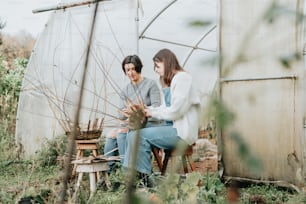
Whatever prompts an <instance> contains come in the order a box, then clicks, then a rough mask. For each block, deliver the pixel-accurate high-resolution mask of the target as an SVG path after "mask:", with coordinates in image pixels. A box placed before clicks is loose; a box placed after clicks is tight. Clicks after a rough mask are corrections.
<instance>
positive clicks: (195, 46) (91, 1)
mask: <svg viewBox="0 0 306 204" xmlns="http://www.w3.org/2000/svg"><path fill="white" fill-rule="evenodd" d="M108 1H109V0H89V1H81V2H76V3H66V4H59V5H57V6H50V7H45V8H40V9H34V10H33V13H40V12H46V11H54V10H64V11H65V10H66V9H69V8H73V7H78V6H84V5H91V4H98V3H99V2H108ZM140 2H141V0H136V3H137V5H136V8H137V9H135V10H136V18H135V21H136V22H137V23H136V31H137V33H138V36H135V37H136V39H137V40H136V42H137V46H136V50H137V53H139V41H140V40H141V39H148V40H152V41H157V42H163V43H168V44H172V45H177V46H181V47H187V48H190V51H189V52H188V54H187V56H186V57H185V59H184V60H182V61H183V63H182V65H183V66H184V65H186V63H187V62H188V60H189V59H190V57H191V56H192V54H193V52H194V51H195V50H203V51H208V52H216V51H217V50H213V49H206V48H203V47H199V44H200V43H201V42H202V41H203V40H204V39H205V38H206V37H207V36H208V35H209V34H210V33H211V32H213V31H214V30H215V29H216V28H217V25H212V26H211V27H210V28H209V29H208V31H206V32H205V33H204V34H203V35H202V36H200V38H199V39H198V40H197V41H196V42H195V43H194V44H193V45H188V44H184V43H178V42H173V41H168V40H163V39H158V38H152V37H150V36H146V35H145V34H146V31H147V30H149V29H150V26H151V25H153V24H154V22H155V21H156V20H157V19H158V18H159V17H160V16H161V15H162V14H164V13H165V12H166V11H167V9H169V8H170V7H171V6H173V5H175V3H176V2H178V0H172V1H170V2H169V3H168V4H166V5H165V6H164V7H163V8H161V10H160V11H159V12H157V14H156V15H155V16H154V17H153V18H152V19H150V21H149V22H148V23H147V25H145V26H144V29H143V30H142V31H141V32H139V13H140V12H141V9H142V5H141V3H140Z"/></svg>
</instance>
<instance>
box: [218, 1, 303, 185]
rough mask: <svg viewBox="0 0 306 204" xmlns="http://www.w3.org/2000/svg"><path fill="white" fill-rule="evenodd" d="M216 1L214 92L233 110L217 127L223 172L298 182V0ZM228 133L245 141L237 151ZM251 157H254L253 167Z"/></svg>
mask: <svg viewBox="0 0 306 204" xmlns="http://www.w3.org/2000/svg"><path fill="white" fill-rule="evenodd" d="M273 2H275V3H273ZM219 6H220V53H221V56H222V58H221V59H222V61H221V66H220V83H219V85H220V99H221V101H222V102H224V104H225V105H226V106H227V107H228V108H229V110H230V111H232V112H233V113H234V115H235V117H234V120H233V121H232V123H231V124H230V125H229V126H227V127H225V128H222V129H221V131H220V134H219V139H220V140H221V141H220V142H219V147H220V150H221V152H220V153H221V156H222V163H223V167H224V176H225V177H231V178H242V179H254V180H262V181H286V182H289V183H294V184H297V185H299V184H301V183H303V182H304V167H303V166H304V163H305V159H304V149H305V144H304V128H303V126H304V106H305V100H304V92H305V88H304V63H303V57H302V51H303V24H302V23H303V22H302V21H301V20H300V18H299V17H300V14H302V12H303V6H304V1H302V0H301V1H299V0H282V1H272V0H269V1H267V0H223V1H220V5H219ZM234 133H238V135H239V137H238V138H239V142H241V143H240V144H246V145H247V151H244V152H246V154H244V155H243V156H242V155H241V154H239V153H238V152H239V147H242V146H241V145H240V146H239V145H238V143H239V142H238V143H237V142H235V141H234V140H233V139H232V138H233V137H232V136H233V134H234ZM253 156H255V157H256V158H257V159H258V160H259V161H260V162H261V164H262V168H260V170H259V171H257V172H256V171H254V170H255V167H256V166H252V164H254V163H252V162H250V161H251V158H252V157H253Z"/></svg>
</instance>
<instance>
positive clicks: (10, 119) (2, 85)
mask: <svg viewBox="0 0 306 204" xmlns="http://www.w3.org/2000/svg"><path fill="white" fill-rule="evenodd" d="M27 63H28V60H27V59H21V58H20V59H16V60H15V69H9V67H8V65H7V64H6V63H5V60H4V59H3V58H2V57H1V56H0V154H1V155H2V158H1V159H10V158H12V157H15V156H16V152H10V150H12V149H15V140H14V133H15V122H16V113H17V103H18V98H19V93H20V89H21V82H22V78H23V73H24V69H25V67H26V65H27Z"/></svg>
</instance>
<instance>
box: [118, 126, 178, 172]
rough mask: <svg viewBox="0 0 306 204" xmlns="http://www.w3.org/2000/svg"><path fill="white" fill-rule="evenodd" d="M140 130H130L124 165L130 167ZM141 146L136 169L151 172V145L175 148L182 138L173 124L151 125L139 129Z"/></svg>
mask: <svg viewBox="0 0 306 204" xmlns="http://www.w3.org/2000/svg"><path fill="white" fill-rule="evenodd" d="M137 134H138V131H130V132H129V133H128V135H127V146H126V147H127V149H126V156H125V160H124V162H123V166H124V167H126V168H130V167H131V165H130V162H131V161H130V160H131V158H130V156H131V155H132V151H133V149H134V148H135V140H136V136H137ZM139 136H140V138H139V139H140V140H139V146H138V154H137V159H136V167H135V168H136V170H137V171H138V172H141V173H145V174H151V173H152V165H151V147H152V146H155V147H158V148H162V149H171V148H174V147H175V146H176V145H177V144H178V142H179V141H180V140H181V139H180V137H178V136H177V131H176V128H173V126H158V127H149V128H143V129H140V130H139Z"/></svg>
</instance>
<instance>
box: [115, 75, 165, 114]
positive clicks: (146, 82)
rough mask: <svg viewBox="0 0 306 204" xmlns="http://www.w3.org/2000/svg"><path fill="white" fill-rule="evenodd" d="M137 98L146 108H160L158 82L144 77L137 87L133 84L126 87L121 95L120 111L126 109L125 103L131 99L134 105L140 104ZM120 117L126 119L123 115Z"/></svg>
mask: <svg viewBox="0 0 306 204" xmlns="http://www.w3.org/2000/svg"><path fill="white" fill-rule="evenodd" d="M137 98H139V99H140V100H141V101H143V103H144V104H145V105H146V106H152V107H158V106H160V104H161V99H160V90H159V88H158V86H157V84H156V82H155V81H154V80H152V79H148V78H146V77H144V78H143V80H142V81H141V82H140V83H139V84H137V85H134V84H132V83H129V84H128V85H126V86H125V87H124V88H123V89H122V92H121V94H120V99H121V100H120V109H123V108H126V106H125V103H126V101H127V99H130V100H131V101H132V102H133V103H134V104H138V101H139V100H138V99H137ZM119 117H120V118H121V119H125V118H124V117H123V116H122V115H121V114H119Z"/></svg>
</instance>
